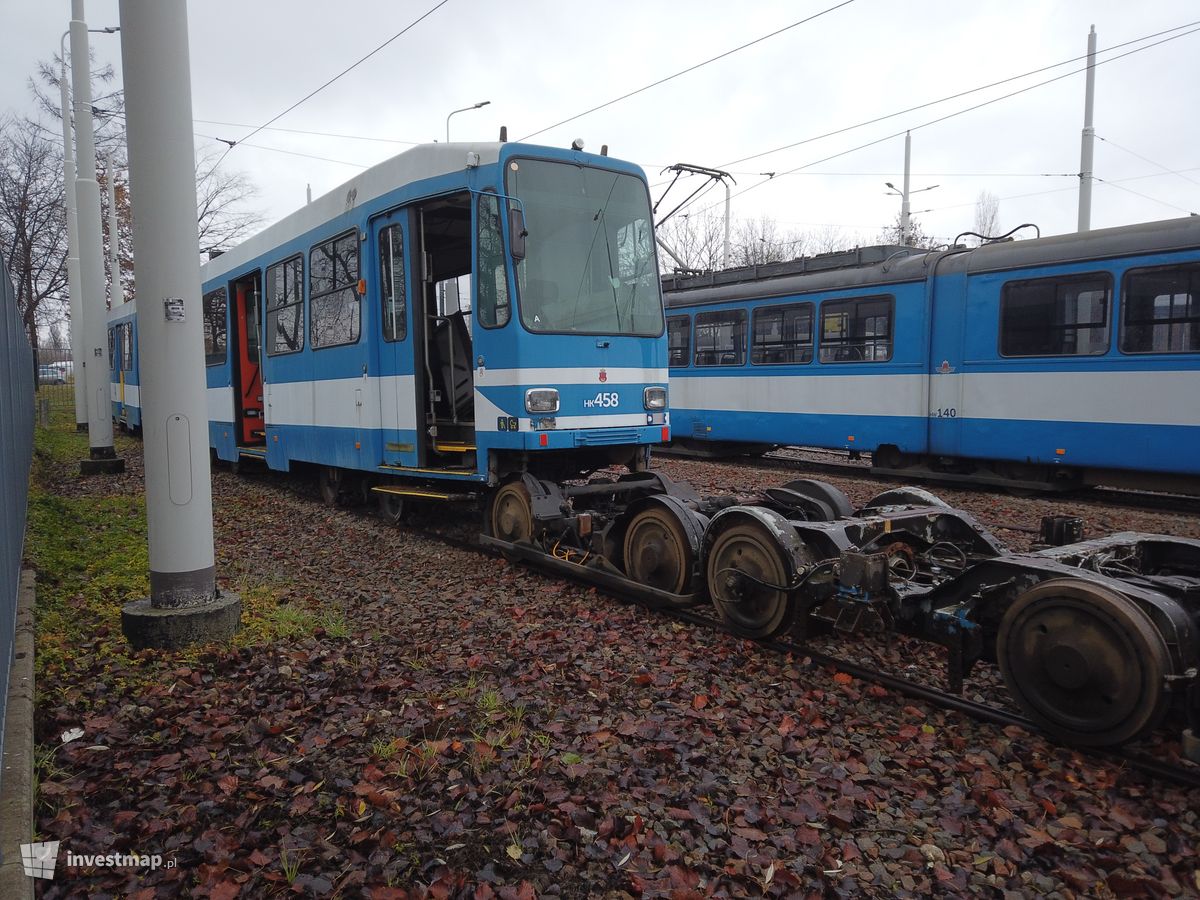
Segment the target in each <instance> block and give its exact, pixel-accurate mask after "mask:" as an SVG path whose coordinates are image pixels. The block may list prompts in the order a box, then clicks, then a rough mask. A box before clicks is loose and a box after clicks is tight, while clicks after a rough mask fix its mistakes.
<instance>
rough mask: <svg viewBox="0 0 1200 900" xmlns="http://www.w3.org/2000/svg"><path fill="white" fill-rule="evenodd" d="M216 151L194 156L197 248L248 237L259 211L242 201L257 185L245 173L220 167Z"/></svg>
mask: <svg viewBox="0 0 1200 900" xmlns="http://www.w3.org/2000/svg"><path fill="white" fill-rule="evenodd" d="M220 161H221V160H220V156H219V155H218V153H217V152H216V151H210V152H206V153H205V152H202V153H200V154H199V155H198V156H197V158H196V216H197V222H196V224H197V227H198V230H199V234H200V249H201V250H224V249H226V248H227V247H229V246H231V245H233V244H236V243H237V242H238V241H240V240H242V239H243V238H246V237H248V236H249V235H250V234H251V233H253V232H254V231H256V230H257V229H258V227H259V225H261V224H262V221H263V218H262V215H261V214H259V213H258V212H257V211H255V210H253V209H249V208H248V207H247V206H246V204H247V203H249V201H251V200H252V199H253V198H254V197H256V196H258V188H257V186H255V185H254V184H253V183H252V182H251V181H250V179H249V178H247V177H246V175H245V173H243V172H237V171H232V170H228V169H222V168H220V166H219V163H220Z"/></svg>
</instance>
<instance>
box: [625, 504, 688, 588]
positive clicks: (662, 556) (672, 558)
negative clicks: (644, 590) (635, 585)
mask: <svg viewBox="0 0 1200 900" xmlns="http://www.w3.org/2000/svg"><path fill="white" fill-rule="evenodd" d="M624 558H625V574H626V575H628V576H629V577H630V578H632V579H633V580H634V581H637V582H639V583H641V584H644V585H647V586H649V587H652V588H657V589H658V590H660V591H668V592H669V593H672V594H682V593H685V592H686V591H687V590H688V588H689V587H690V586H691V580H692V568H693V566H694V564H695V561H696V557H695V554H694V553H693V552H692V546H691V544H690V543H689V542H688V538H687V533H686V532H685V531H684V529H683V523H681V522H680V521H679V519H678V518H676V516H675V515H673V514H672V513H671V511H670V510H669V509H666V508H664V507H661V506H651V507H648V508H646V509H643V510H642V511H641V512H639V513H638V514H637V515H635V516H634V517H633V521H632V522H630V523H629V528H627V529H626V531H625V544H624Z"/></svg>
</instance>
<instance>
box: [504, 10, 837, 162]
mask: <svg viewBox="0 0 1200 900" xmlns="http://www.w3.org/2000/svg"><path fill="white" fill-rule="evenodd" d="M853 2H854V0H842V2H841V3H835V4H834V5H833V6H830V7H828V8H827V9H823V10H821V11H820V12H817V13H813V14H812V15H811V16H808V17H806V18H803V19H800V20H799V21H797V22H793V23H792V24H790V25H785V26H784V27H783V28H779V29H776V30H775V31H772V32H771V33H770V34H764V35H763V36H762V37H757V38H755V39H754V40H752V41H747V42H746V43H744V44H740V45H739V46H737V47H733V48H732V49H730V50H726V51H725V52H724V53H718V54H717V55H716V56H713V57H711V58H709V59H706V60H704V61H703V62H698V63H696V64H695V65H691V66H688V67H687V68H686V69H680V70H679V71H678V72H675V73H674V74H673V75H668V76H666V77H665V78H660V79H658V80H657V81H652V82H651V83H650V84H647V85H643V86H642V87H640V88H637V89H636V90H633V91H629V92H627V93H624V94H622V95H621V96H619V97H614V98H613V99H611V100H606V101H605V102H604V103H601V104H599V105H597V106H593V107H592V108H591V109H585V110H584V111H583V112H581V113H576V114H575V115H573V116H570V117H568V118H566V119H563V120H562V121H559V122H555V123H554V124H553V125H547V126H546V127H544V128H539V129H538V130H537V131H531V132H529V134H527V135H525V136H524V137H523V138H521V140H522V141H527V140H529V139H530V138H531V137H537V136H538V135H539V134H542V133H543V132H546V131H549V130H550V129H552V128H558V127H559V126H560V125H566V124H568V123H570V122H574V121H575V120H576V119H582V118H583V117H584V116H590V115H591V114H592V113H594V112H598V111H599V110H602V109H605V108H606V107H609V106H612V105H613V104H614V103H620V102H621V101H622V100H628V99H629V98H630V97H636V96H637V95H638V94H643V93H645V92H646V91H648V90H650V89H652V88H656V87H658V86H659V85H662V84H666V83H667V82H668V81H674V80H675V79H676V78H679V77H681V76H683V75H687V74H688V73H689V72H695V71H696V70H697V69H702V68H704V67H705V66H707V65H709V64H711V63H715V62H717V61H718V60H722V59H725V58H726V57H728V56H732V55H733V54H735V53H738V52H739V51H741V50H745V49H746V48H748V47H753V46H754V45H755V44H761V43H762V42H763V41H766V40H770V39H771V38H773V37H776V36H777V35H781V34H783V33H784V32H787V31H791V30H792V29H793V28H798V27H799V26H801V25H804V24H806V23H808V22H811V21H813V20H814V19H819V18H821V17H822V16H825V15H828V14H829V13H831V12H834V11H835V10H839V9H841V8H842V7H843V6H849V5H850V4H851V3H853Z"/></svg>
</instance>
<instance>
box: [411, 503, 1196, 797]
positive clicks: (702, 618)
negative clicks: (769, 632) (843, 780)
mask: <svg viewBox="0 0 1200 900" xmlns="http://www.w3.org/2000/svg"><path fill="white" fill-rule="evenodd" d="M404 527H410V528H413V526H412V525H411V524H409V525H407V526H404ZM413 530H415V531H417V533H419V534H421V535H422V536H424V537H429V538H434V539H437V540H439V541H441V542H442V543H444V544H446V545H447V546H449V547H452V548H454V549H458V550H464V551H468V552H476V553H479V552H482V553H487V554H489V555H492V556H496V557H501V556H507V557H511V554H506V553H504V552H503V551H502V550H501V548H499V547H498V546H496V545H495V542H494V541H493V542H492V545H491V546H488V545H485V544H484V543H482V542H481V541H480V539H479V538H478V537H475V538H463V537H461V536H457V535H453V534H448V533H446V532H442V531H437V530H432V529H425V528H413ZM485 540H487V539H485ZM530 549H533V548H530ZM526 561H528V562H530V563H531V565H533V566H534V567H536V568H539V569H541V570H542V571H549V572H551V573H552V574H554V575H560V576H563V577H565V578H567V579H569V580H571V581H572V582H573V583H576V584H580V585H586V586H588V587H596V586H597V584H596V580H595V575H594V573H593V572H588V571H585V568H584V567H583V566H582V565H578V564H576V563H572V562H564V561H562V560H552V559H547V558H546V557H544V556H541V555H540V554H539V556H538V558H536V559H535V558H534V557H533V556H532V555H530V556H529V557H528V558H527V560H526ZM547 564H549V565H547ZM572 568H574V569H577V570H578V572H572V571H571V569H572ZM601 589H602V590H604V592H605V593H607V594H608V595H609V596H611V597H613V598H614V599H616V600H618V601H621V602H624V603H631V604H634V605H637V606H641V607H643V608H646V609H651V610H653V611H655V612H656V613H661V614H665V615H667V616H669V617H671V618H673V619H675V620H677V621H679V622H684V623H687V624H689V625H692V626H695V627H701V628H707V629H709V630H711V631H716V632H720V633H722V634H726V635H729V636H731V637H735V638H737V639H738V640H744V638H741V637H738V636H737V635H735V634H733V632H731V631H730V630H729V629H728V628H726V627H725V626H724V624H723V623H722V622H721V621H720V620H719V619H717V618H716V616H715V614H711V613H708V612H705V611H702V610H701V607H700V606H697V607H696V608H693V609H679V608H677V607H672V606H668V605H666V604H664V603H661V602H656V601H655V599H654V593H653V592H652V591H647V592H646V593H644V594H641V595H639V594H637V593H634V592H632V591H629V590H625V589H622V588H621V587H618V586H613V587H601ZM710 608H711V607H710ZM755 643H757V644H759V645H760V646H762V647H766V648H768V649H771V650H775V651H777V652H780V653H786V654H790V655H791V656H793V657H795V658H796V659H798V660H804V659H807V660H808V665H809V666H810V667H811V668H818V667H822V666H826V667H830V668H834V669H837V670H838V671H840V672H845V673H846V674H847V675H851V676H853V677H854V678H856V679H858V680H860V681H863V682H867V683H870V684H876V685H879V686H880V687H883V688H886V689H887V690H891V691H894V692H896V693H898V694H901V695H903V696H906V697H911V698H913V699H914V700H920V701H922V702H925V703H929V704H931V705H933V706H936V707H938V708H939V709H944V710H948V711H951V712H957V713H961V714H963V715H967V716H970V717H971V718H973V719H976V720H978V721H981V722H988V723H991V724H995V725H1000V726H1005V727H1007V726H1009V725H1015V726H1018V727H1020V728H1023V729H1025V730H1026V731H1028V732H1029V733H1030V734H1035V735H1042V732H1041V731H1040V730H1039V729H1038V727H1037V726H1036V725H1035V724H1034V723H1033V722H1032V721H1030V720H1029V719H1028V718H1026V717H1025V716H1022V715H1020V714H1019V713H1016V712H1013V711H1011V710H1008V709H1004V708H1002V707H998V706H993V705H989V704H987V703H980V702H978V701H976V700H971V699H968V698H967V697H964V696H962V695H960V694H954V693H951V692H949V691H944V690H941V689H939V688H935V687H932V686H930V685H928V684H922V683H920V682H916V681H912V680H911V679H908V678H904V677H901V676H899V675H894V674H892V673H889V672H883V671H880V670H878V669H874V668H871V667H870V666H867V665H864V664H862V663H858V662H854V661H853V660H848V659H845V658H843V657H840V656H834V655H831V654H828V653H823V652H821V651H819V650H815V649H813V648H812V647H810V646H807V645H805V644H803V643H799V642H797V641H793V640H789V639H787V638H775V639H771V640H764V641H756V642H755ZM1043 736H1044V735H1043ZM1072 749H1074V750H1075V751H1076V752H1079V753H1086V754H1090V755H1093V756H1096V757H1100V758H1103V759H1110V760H1115V761H1118V762H1121V763H1124V764H1125V765H1126V766H1128V768H1129V769H1131V770H1134V771H1137V772H1139V773H1141V774H1144V775H1147V776H1149V777H1152V778H1157V779H1160V780H1163V781H1169V782H1171V783H1173V784H1178V785H1180V786H1182V787H1186V788H1191V789H1196V790H1200V765H1195V764H1191V763H1186V762H1185V763H1182V764H1174V763H1172V762H1169V761H1166V760H1162V759H1159V758H1157V757H1155V756H1153V755H1151V754H1148V753H1145V752H1143V751H1139V750H1133V749H1127V748H1097V747H1086V748H1072Z"/></svg>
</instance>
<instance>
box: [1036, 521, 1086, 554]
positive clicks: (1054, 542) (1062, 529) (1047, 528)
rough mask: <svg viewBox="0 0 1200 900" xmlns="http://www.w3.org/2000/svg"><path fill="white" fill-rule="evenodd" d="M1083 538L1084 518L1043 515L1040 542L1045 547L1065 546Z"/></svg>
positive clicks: (1039, 534)
mask: <svg viewBox="0 0 1200 900" xmlns="http://www.w3.org/2000/svg"><path fill="white" fill-rule="evenodd" d="M1082 540H1083V519H1081V518H1080V517H1079V516H1042V524H1041V528H1040V530H1039V532H1038V543H1039V544H1041V545H1042V546H1044V547H1065V546H1066V545H1067V544H1077V543H1079V542H1080V541H1082Z"/></svg>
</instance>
